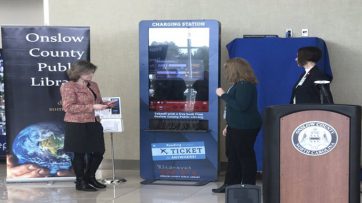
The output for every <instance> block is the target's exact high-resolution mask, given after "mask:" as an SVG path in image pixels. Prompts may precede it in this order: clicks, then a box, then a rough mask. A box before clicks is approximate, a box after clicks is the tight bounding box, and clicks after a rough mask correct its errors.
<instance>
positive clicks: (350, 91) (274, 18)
mask: <svg viewBox="0 0 362 203" xmlns="http://www.w3.org/2000/svg"><path fill="white" fill-rule="evenodd" d="M9 1H10V0H9ZM28 1H29V0H28ZM33 1H34V0H33ZM49 3H50V25H65V26H66V25H75V26H80V25H84V26H90V27H91V56H92V61H93V62H94V63H95V64H97V65H98V66H99V69H98V71H97V73H96V78H95V80H96V81H97V82H98V83H99V84H100V87H101V90H102V93H103V95H104V96H107V95H109V96H117V95H119V96H120V97H121V98H122V100H123V101H122V102H123V108H124V111H123V115H124V118H125V132H124V133H122V134H117V135H116V136H115V139H114V141H115V155H116V159H127V160H139V63H138V60H139V56H138V23H139V22H140V21H141V20H160V19H216V20H218V21H220V22H221V26H222V31H221V36H222V39H221V40H222V42H221V46H222V53H221V57H222V63H223V62H224V61H225V60H226V59H227V52H226V49H225V45H226V44H227V43H228V42H230V41H231V40H233V39H234V38H237V37H241V36H242V35H243V34H278V35H279V36H281V37H282V36H284V32H285V29H286V28H292V29H293V31H294V34H295V36H296V37H298V36H300V34H301V29H302V28H308V29H309V35H310V36H315V37H320V38H323V39H324V40H325V41H326V42H327V46H328V48H329V53H330V61H331V65H332V68H333V73H334V81H333V84H332V91H333V94H334V99H335V102H336V103H344V104H358V105H361V104H362V94H360V92H361V91H362V83H361V82H360V77H361V76H362V68H361V67H360V66H361V65H360V64H362V43H361V41H362V40H361V38H362V26H360V22H362V1H360V0H344V1H340V0H323V1H322V0H304V1H289V0H253V1H251V0H250V1H248V0H228V1H220V0H182V1H176V0H167V1H165V0H133V1H127V2H126V1H125V0H106V1H99V0H77V1H74V0H50V2H49ZM1 9H2V6H0V13H1V12H2V10H1ZM0 15H1V14H0ZM9 15H10V14H9ZM24 18H27V17H24ZM23 20H25V19H23ZM0 22H2V19H1V21H0ZM24 22H25V21H24ZM22 23H23V22H22ZM25 23H26V22H25ZM23 24H24V23H23ZM223 84H224V85H225V83H223ZM221 122H222V121H221ZM106 142H107V143H109V136H107V140H106ZM223 146H224V144H223V143H222V144H221V147H222V148H223ZM107 147H108V149H109V146H107ZM109 153H110V152H109V150H107V154H106V158H109V157H110V154H109ZM221 154H223V149H222V150H221ZM223 159H224V158H223Z"/></svg>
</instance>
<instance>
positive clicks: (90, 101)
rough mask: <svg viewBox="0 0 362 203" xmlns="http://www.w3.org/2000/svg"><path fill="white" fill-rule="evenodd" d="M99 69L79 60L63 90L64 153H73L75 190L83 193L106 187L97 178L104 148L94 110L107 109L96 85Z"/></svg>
mask: <svg viewBox="0 0 362 203" xmlns="http://www.w3.org/2000/svg"><path fill="white" fill-rule="evenodd" d="M96 69H97V67H96V66H95V65H93V64H92V63H90V62H88V61H76V62H75V63H73V64H72V66H71V68H70V69H69V70H68V76H69V80H70V81H69V82H67V83H63V84H62V86H61V87H60V93H61V96H62V105H63V109H64V111H65V116H64V121H65V137H64V151H68V152H73V153H74V158H73V160H72V166H73V170H74V173H75V175H76V189H77V190H82V191H97V189H96V188H105V187H106V186H105V185H104V184H102V183H100V182H98V181H97V180H96V178H95V173H96V171H97V169H98V167H99V165H100V163H101V162H102V160H103V154H104V152H105V147H104V138H103V127H102V125H101V124H100V123H99V122H98V121H97V119H96V117H95V115H94V110H102V109H105V108H107V107H108V106H107V105H106V104H103V102H102V98H101V94H100V91H99V88H98V85H97V83H95V82H93V81H92V77H93V74H94V72H95V71H96ZM86 158H87V161H86V160H85V159H86Z"/></svg>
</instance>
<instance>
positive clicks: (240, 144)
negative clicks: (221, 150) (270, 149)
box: [224, 127, 259, 185]
mask: <svg viewBox="0 0 362 203" xmlns="http://www.w3.org/2000/svg"><path fill="white" fill-rule="evenodd" d="M258 132H259V129H235V128H230V127H228V128H227V133H226V140H225V145H226V146H225V149H226V157H227V158H228V164H227V171H226V176H225V181H224V183H225V184H227V185H234V184H241V183H242V184H250V185H255V183H256V169H257V166H256V157H255V151H254V144H255V140H256V136H257V134H258Z"/></svg>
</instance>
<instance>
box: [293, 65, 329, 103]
mask: <svg viewBox="0 0 362 203" xmlns="http://www.w3.org/2000/svg"><path fill="white" fill-rule="evenodd" d="M303 76H304V73H303V74H302V75H301V76H300V77H299V80H298V81H297V82H296V83H295V85H294V88H293V92H292V97H291V99H290V103H291V104H293V98H294V97H295V99H296V102H295V103H296V104H320V103H321V97H320V95H321V91H320V90H321V86H320V85H316V84H315V83H314V81H317V80H328V81H331V78H329V77H328V76H327V75H325V74H324V73H323V72H322V71H321V70H319V69H318V67H317V66H315V67H313V68H312V69H311V70H310V71H309V72H308V74H307V76H306V79H305V81H304V82H303V84H302V85H301V86H297V85H298V83H299V81H300V80H301V79H302V78H303ZM322 95H323V103H329V104H332V103H333V97H332V93H331V91H330V88H329V84H326V85H324V86H323V89H322Z"/></svg>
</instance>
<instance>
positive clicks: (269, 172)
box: [263, 105, 361, 203]
mask: <svg viewBox="0 0 362 203" xmlns="http://www.w3.org/2000/svg"><path fill="white" fill-rule="evenodd" d="M265 113H266V114H265V128H264V129H265V138H264V171H263V199H264V203H359V202H360V185H359V170H360V147H361V137H360V136H361V107H360V106H353V105H283V106H271V107H269V108H267V110H266V112H265Z"/></svg>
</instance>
